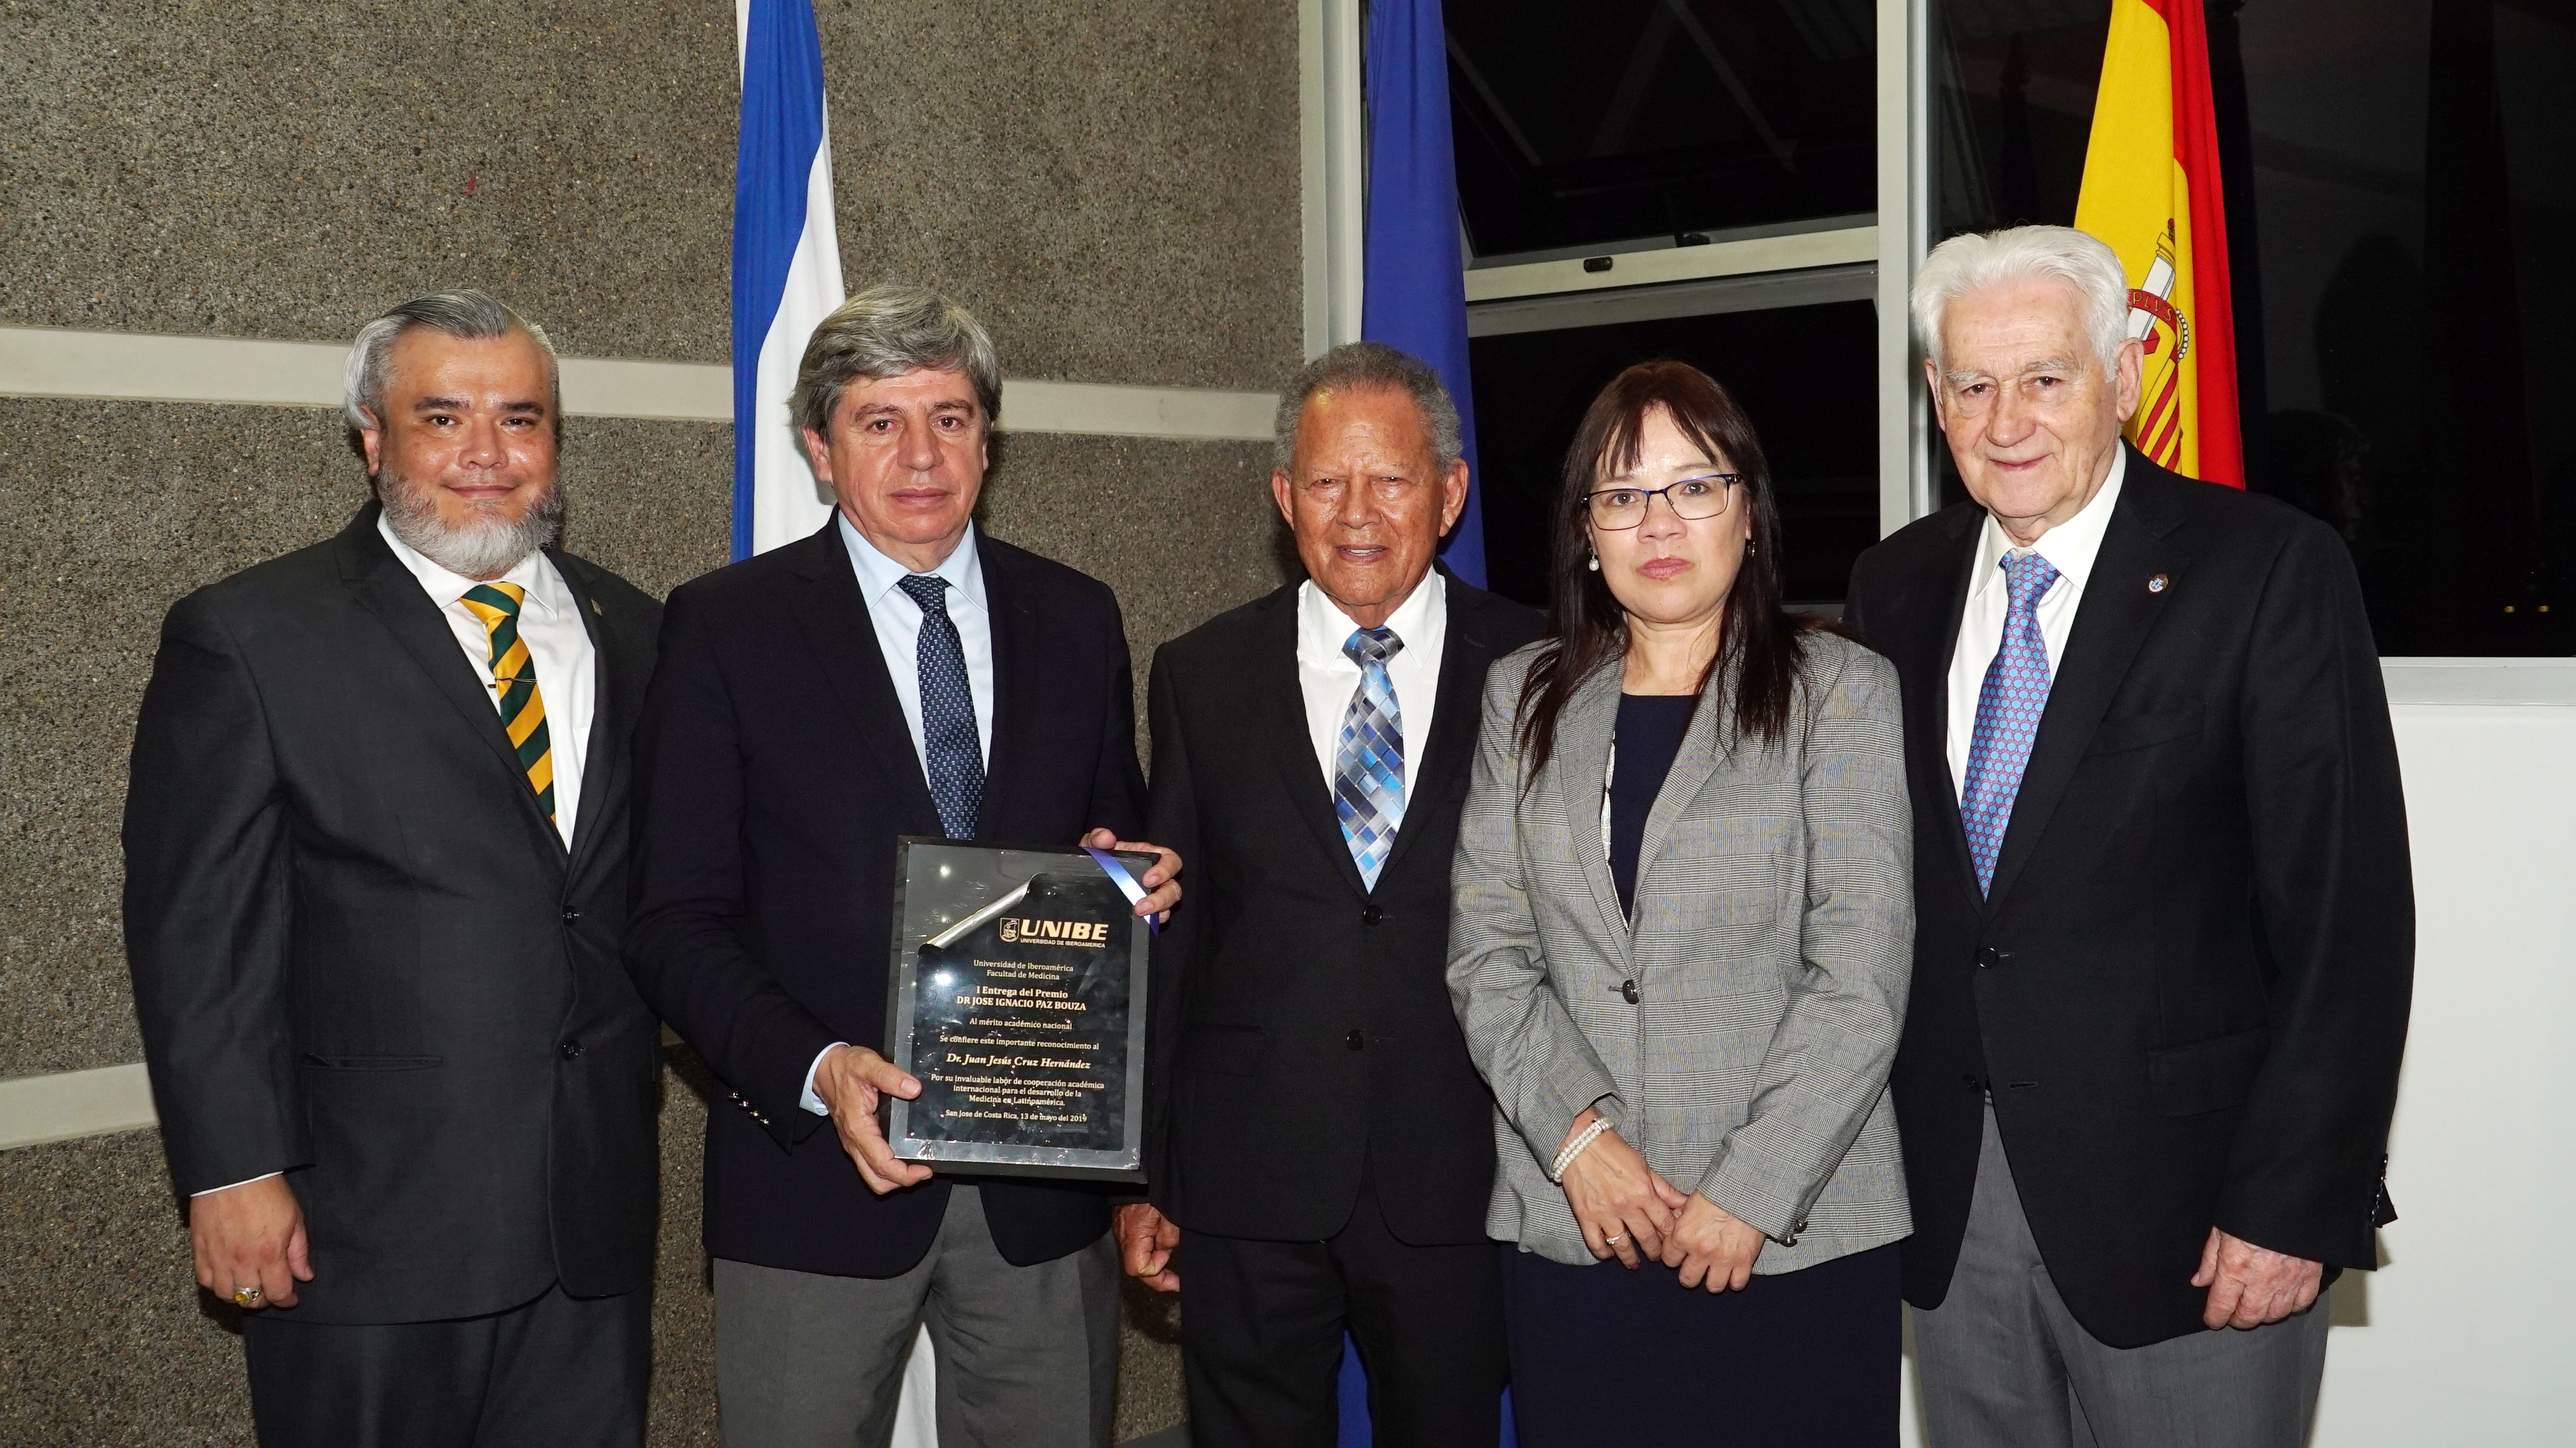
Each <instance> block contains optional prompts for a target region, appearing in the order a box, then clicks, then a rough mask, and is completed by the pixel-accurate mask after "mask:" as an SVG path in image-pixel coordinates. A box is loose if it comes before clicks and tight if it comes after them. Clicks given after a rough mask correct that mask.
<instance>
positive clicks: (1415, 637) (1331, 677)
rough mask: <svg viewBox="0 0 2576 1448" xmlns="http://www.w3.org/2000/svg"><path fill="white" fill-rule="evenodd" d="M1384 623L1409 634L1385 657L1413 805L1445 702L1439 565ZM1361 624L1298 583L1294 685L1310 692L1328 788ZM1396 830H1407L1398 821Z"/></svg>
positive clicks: (1444, 588) (1309, 728)
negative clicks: (1347, 647) (1346, 648)
mask: <svg viewBox="0 0 2576 1448" xmlns="http://www.w3.org/2000/svg"><path fill="white" fill-rule="evenodd" d="M1386 626H1387V627H1388V628H1390V629H1393V630H1394V631H1395V636H1396V637H1397V638H1400V639H1402V640H1404V647H1403V648H1401V649H1398V650H1396V654H1395V657H1394V658H1391V659H1389V660H1387V661H1386V677H1387V682H1388V683H1390V684H1392V685H1394V686H1395V707H1396V711H1397V713H1398V714H1400V715H1401V716H1402V718H1403V721H1404V799H1405V803H1406V804H1407V805H1410V804H1411V803H1412V802H1413V782H1414V781H1415V780H1417V779H1419V778H1421V777H1422V746H1423V745H1424V744H1425V743H1427V742H1429V740H1430V738H1431V712H1432V710H1433V709H1434V708H1435V707H1436V706H1437V705H1438V704H1439V702H1440V655H1441V653H1442V652H1443V650H1444V649H1445V648H1446V647H1447V645H1448V642H1449V592H1448V585H1447V583H1446V582H1445V581H1444V580H1443V579H1442V578H1441V576H1440V570H1438V569H1436V568H1435V569H1433V570H1432V571H1431V572H1429V573H1427V574H1425V575H1423V579H1422V581H1421V582H1420V583H1417V584H1415V585H1414V586H1413V592H1411V593H1409V594H1407V595H1405V599H1404V602H1402V603H1400V604H1398V605H1396V609H1395V612H1394V613H1392V614H1389V615H1388V616H1387V620H1386ZM1358 627H1359V625H1358V624H1356V623H1353V622H1352V621H1351V616H1350V615H1349V614H1346V613H1344V612H1342V606H1341V605H1340V604H1337V603H1335V602H1333V601H1332V599H1330V598H1328V597H1326V596H1325V594H1324V591H1323V590H1322V589H1320V588H1317V587H1316V586H1315V585H1314V582H1313V581H1312V580H1308V581H1307V582H1305V583H1301V584H1299V585H1297V688H1298V692H1300V693H1302V694H1303V695H1305V698H1306V734H1307V737H1308V738H1310V739H1312V740H1313V741H1314V744H1315V764H1316V767H1317V768H1318V769H1320V770H1321V771H1322V772H1323V776H1324V789H1325V792H1326V793H1328V794H1329V793H1330V792H1331V791H1332V788H1333V762H1334V758H1335V756H1337V755H1338V754H1339V753H1340V752H1341V737H1342V716H1343V715H1345V714H1347V713H1349V712H1350V707H1351V696H1352V695H1353V694H1356V693H1358V692H1359V690H1360V666H1359V665H1357V664H1355V663H1352V662H1351V656H1350V655H1348V654H1346V653H1343V652H1342V645H1343V644H1345V643H1348V642H1349V641H1350V637H1351V630H1353V629H1355V628H1358ZM1396 832H1397V833H1398V834H1402V833H1403V825H1402V824H1401V823H1399V824H1398V825H1397V826H1396Z"/></svg>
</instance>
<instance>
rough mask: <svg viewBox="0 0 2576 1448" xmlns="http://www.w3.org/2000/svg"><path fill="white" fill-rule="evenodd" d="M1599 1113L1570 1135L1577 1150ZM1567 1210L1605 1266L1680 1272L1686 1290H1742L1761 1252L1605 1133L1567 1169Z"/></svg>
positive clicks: (1731, 1223) (1741, 1228) (1722, 1212)
mask: <svg viewBox="0 0 2576 1448" xmlns="http://www.w3.org/2000/svg"><path fill="white" fill-rule="evenodd" d="M1599 1115H1600V1113H1598V1112H1596V1111H1594V1110H1592V1109H1591V1108H1590V1107H1586V1108H1584V1110H1583V1113H1582V1114H1581V1115H1579V1116H1577V1117H1575V1118H1574V1125H1573V1127H1572V1128H1570V1129H1569V1130H1568V1131H1567V1132H1566V1134H1565V1140H1566V1144H1567V1145H1568V1146H1571V1145H1573V1144H1574V1142H1575V1140H1576V1139H1577V1138H1579V1137H1581V1136H1582V1135H1583V1134H1584V1132H1585V1131H1587V1130H1588V1129H1590V1128H1591V1126H1592V1124H1593V1123H1594V1121H1595V1120H1597V1119H1598V1117H1599ZM1560 1185H1562V1186H1563V1187H1564V1188H1565V1201H1566V1205H1567V1206H1569V1207H1571V1208H1573V1209H1574V1220H1575V1224H1576V1225H1577V1226H1579V1227H1581V1228H1582V1229H1583V1245H1584V1246H1586V1247H1588V1248H1590V1249H1591V1251H1592V1255H1593V1256H1594V1257H1596V1258H1598V1259H1600V1260H1601V1261H1604V1262H1606V1261H1609V1260H1610V1259H1611V1258H1612V1257H1616V1258H1618V1259H1619V1265H1620V1266H1622V1267H1626V1268H1629V1269H1631V1270H1634V1269H1635V1268H1636V1267H1637V1265H1638V1264H1639V1263H1641V1262H1646V1261H1656V1262H1661V1263H1663V1265H1665V1266H1667V1267H1671V1268H1674V1269H1675V1270H1676V1271H1678V1272H1679V1274H1680V1277H1681V1285H1682V1286H1683V1287H1685V1288H1692V1287H1706V1288H1707V1289H1708V1290H1709V1291H1711V1292H1726V1291H1730V1290H1740V1289H1742V1287H1743V1286H1744V1284H1745V1283H1746V1282H1747V1281H1749V1280H1750V1279H1751V1277H1752V1275H1753V1259H1754V1258H1755V1257H1757V1256H1759V1255H1761V1252H1762V1242H1763V1237H1762V1233H1761V1232H1760V1231H1758V1230H1757V1229H1755V1228H1754V1227H1752V1226H1750V1225H1748V1224H1746V1223H1745V1222H1744V1221H1743V1220H1742V1219H1741V1218H1738V1217H1736V1216H1735V1215H1734V1214H1733V1213H1730V1212H1728V1211H1727V1210H1726V1209H1725V1208H1723V1207H1721V1206H1719V1205H1717V1204H1716V1203H1715V1202H1712V1201H1710V1200H1709V1199H1708V1198H1706V1197H1703V1196H1700V1195H1698V1194H1697V1193H1692V1192H1684V1191H1682V1190H1681V1189H1680V1188H1678V1187H1676V1186H1674V1185H1673V1184H1672V1183H1671V1182H1668V1181H1666V1180H1664V1178H1663V1176H1662V1174H1661V1173H1659V1172H1657V1171H1656V1170H1655V1169H1654V1168H1653V1167H1651V1166H1648V1165H1647V1164H1646V1158H1645V1157H1644V1155H1643V1154H1641V1153H1640V1152H1639V1151H1638V1150H1637V1149H1636V1148H1635V1147H1633V1146H1630V1145H1629V1144H1628V1143H1627V1141H1626V1140H1624V1139H1623V1138H1621V1137H1620V1135H1619V1133H1618V1132H1617V1131H1615V1130H1604V1131H1602V1132H1600V1133H1599V1134H1598V1135H1597V1136H1596V1137H1595V1138H1594V1139H1593V1140H1592V1141H1591V1142H1590V1143H1589V1144H1588V1145H1586V1146H1585V1147H1584V1148H1583V1149H1582V1150H1581V1151H1580V1152H1578V1153H1577V1154H1576V1155H1575V1157H1574V1159H1573V1160H1572V1161H1570V1162H1568V1163H1566V1166H1565V1175H1564V1179H1563V1181H1562V1182H1561V1183H1560Z"/></svg>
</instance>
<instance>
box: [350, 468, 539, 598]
mask: <svg viewBox="0 0 2576 1448" xmlns="http://www.w3.org/2000/svg"><path fill="white" fill-rule="evenodd" d="M376 497H377V498H378V499H380V500H382V502H383V503H384V506H385V522H386V524H387V525H388V526H390V527H391V528H392V529H393V530H394V536H395V537H397V538H400V539H401V540H403V541H404V542H405V543H408V544H410V545H411V546H412V547H413V548H414V549H416V550H418V552H419V553H420V555H421V556H422V557H424V558H427V559H428V560H429V561H430V562H432V563H435V564H437V565H438V566H439V567H441V568H444V569H446V570H447V571H448V572H450V573H453V574H456V575H458V576H459V577H462V578H473V579H491V578H498V577H500V576H501V575H502V574H504V573H507V572H509V571H510V570H511V569H513V568H516V567H518V566H519V560H520V559H523V558H525V557H527V556H528V555H529V554H531V553H534V552H536V551H537V550H538V549H540V548H543V547H545V546H546V545H547V544H549V543H552V542H554V541H555V535H556V534H558V533H560V532H562V531H563V519H564V498H563V483H562V480H561V479H560V478H558V479H557V480H556V481H554V482H551V483H549V484H547V485H546V491H545V496H543V497H541V498H539V499H537V501H536V502H535V503H534V504H532V505H531V506H530V507H529V508H528V510H527V512H525V513H523V514H521V515H520V517H519V521H517V522H515V523H512V522H509V521H506V520H505V519H503V518H502V517H501V516H500V515H499V514H498V513H494V512H488V511H486V510H484V509H481V508H477V509H476V510H475V513H476V516H475V518H474V520H473V521H471V522H468V523H466V524H465V525H463V526H462V527H451V526H449V525H448V524H446V523H445V522H442V521H441V520H440V519H439V516H438V503H437V500H436V499H435V498H433V497H432V496H431V495H430V491H429V490H428V489H427V488H423V487H418V486H415V485H414V484H413V483H412V482H411V481H410V480H409V479H407V478H404V477H401V476H399V475H398V474H396V473H394V472H393V471H392V470H391V469H386V470H385V471H384V472H383V474H382V475H381V476H379V477H378V478H377V479H376Z"/></svg>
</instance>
